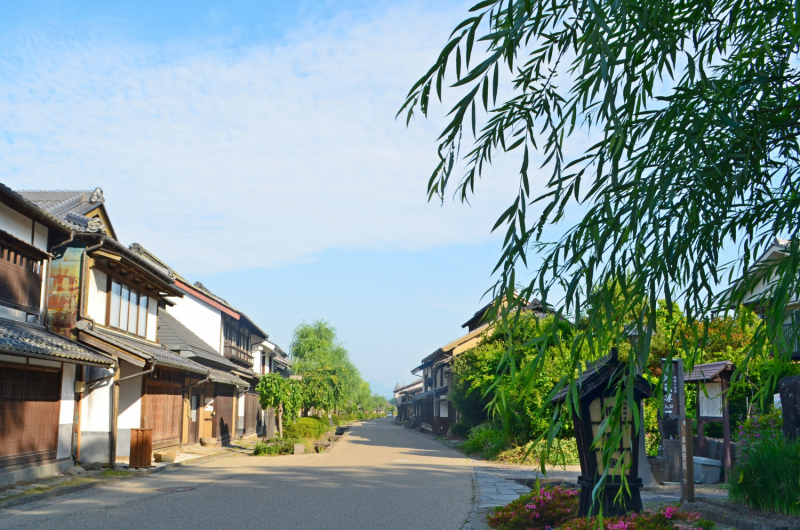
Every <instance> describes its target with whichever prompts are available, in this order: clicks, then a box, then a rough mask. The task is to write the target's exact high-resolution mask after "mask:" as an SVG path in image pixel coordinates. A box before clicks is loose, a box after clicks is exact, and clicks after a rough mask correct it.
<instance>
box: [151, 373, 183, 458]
mask: <svg viewBox="0 0 800 530" xmlns="http://www.w3.org/2000/svg"><path fill="white" fill-rule="evenodd" d="M181 409H182V392H181V385H180V383H166V382H160V381H148V382H147V395H146V397H145V415H144V418H143V421H142V424H143V425H144V428H147V429H153V444H154V445H158V444H163V443H165V442H174V443H176V444H178V443H180V436H181Z"/></svg>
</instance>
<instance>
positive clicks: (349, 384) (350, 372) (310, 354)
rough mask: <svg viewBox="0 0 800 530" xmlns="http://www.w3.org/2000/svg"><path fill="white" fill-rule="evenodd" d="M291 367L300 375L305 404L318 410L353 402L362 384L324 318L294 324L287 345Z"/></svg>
mask: <svg viewBox="0 0 800 530" xmlns="http://www.w3.org/2000/svg"><path fill="white" fill-rule="evenodd" d="M289 351H290V353H291V356H292V361H293V363H294V364H293V370H294V372H295V373H296V374H298V375H301V376H302V378H303V386H304V388H305V392H304V397H305V400H306V405H308V406H310V407H315V408H318V409H322V410H327V411H331V410H341V409H347V408H349V407H350V405H351V404H354V403H357V402H358V399H359V396H360V395H361V394H362V393H363V386H364V385H366V395H367V396H369V394H370V391H369V383H366V382H365V381H363V379H361V374H360V373H359V371H358V369H357V368H356V367H355V365H354V364H353V363H352V361H351V360H350V355H349V353H348V352H347V349H346V348H345V347H344V346H343V345H342V344H341V343H340V342H339V340H338V337H337V335H336V328H334V327H333V326H331V325H330V324H329V323H327V322H325V321H324V320H317V321H315V322H312V323H311V324H308V323H302V324H300V325H298V326H297V328H295V331H294V335H293V338H292V343H291V345H290V347H289Z"/></svg>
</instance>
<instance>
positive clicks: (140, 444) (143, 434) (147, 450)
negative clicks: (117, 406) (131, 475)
mask: <svg viewBox="0 0 800 530" xmlns="http://www.w3.org/2000/svg"><path fill="white" fill-rule="evenodd" d="M152 465H153V429H131V457H130V464H129V467H131V468H135V467H150V466H152Z"/></svg>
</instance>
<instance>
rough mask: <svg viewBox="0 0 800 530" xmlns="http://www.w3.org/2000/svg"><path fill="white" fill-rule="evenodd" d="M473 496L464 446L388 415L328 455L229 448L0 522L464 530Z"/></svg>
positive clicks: (28, 507) (62, 528) (116, 529)
mask: <svg viewBox="0 0 800 530" xmlns="http://www.w3.org/2000/svg"><path fill="white" fill-rule="evenodd" d="M169 488H183V489H185V491H160V490H164V489H169ZM472 499H473V485H472V471H471V468H470V463H469V461H468V460H467V459H466V458H465V457H464V456H463V455H462V454H460V453H458V452H456V451H454V450H452V449H449V448H447V447H445V446H443V445H440V444H438V443H436V442H434V441H433V440H431V439H429V438H427V437H425V436H422V435H420V434H418V433H415V432H413V431H407V430H405V429H402V428H399V427H397V426H394V425H393V424H392V421H391V419H380V420H373V421H369V422H363V423H361V424H358V425H355V426H354V427H352V429H351V431H350V433H349V434H348V435H347V436H345V437H344V438H342V440H341V441H340V442H339V443H338V444H336V445H335V446H334V447H333V448H332V449H331V450H330V451H329V452H326V453H321V454H312V455H297V456H279V457H253V456H245V455H235V456H226V457H223V458H219V459H217V460H214V461H211V462H205V463H200V464H195V465H186V466H182V467H179V468H175V469H170V470H166V471H164V472H161V473H155V474H151V475H145V476H142V477H136V478H132V479H127V480H120V481H116V482H113V483H109V484H105V485H103V486H99V487H97V488H93V489H89V490H84V491H80V492H74V493H70V494H67V495H63V496H60V497H55V498H51V499H46V500H42V501H35V502H31V503H28V504H24V505H20V506H17V507H12V508H8V509H5V510H0V529H2V530H5V529H10V528H25V529H27V528H45V529H47V528H53V529H59V530H72V529H75V530H78V529H80V530H100V529H102V530H126V529H136V530H143V529H161V528H163V529H170V530H173V529H174V530H180V529H187V530H189V529H191V530H204V529H214V530H217V529H223V528H253V529H259V530H260V529H283V530H289V529H306V528H308V529H315V530H325V529H364V530H373V529H374V530H379V529H381V530H382V529H386V530H393V529H403V530H416V529H419V530H427V529H436V530H451V529H452V530H460V529H461V528H462V526H463V524H464V522H465V521H466V520H467V517H468V515H469V513H470V510H471V506H472Z"/></svg>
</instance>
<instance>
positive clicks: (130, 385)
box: [117, 361, 147, 429]
mask: <svg viewBox="0 0 800 530" xmlns="http://www.w3.org/2000/svg"><path fill="white" fill-rule="evenodd" d="M120 364H121V368H122V373H120V377H127V376H129V375H133V374H136V373H139V372H141V371H142V369H141V368H139V367H137V366H133V365H132V364H130V363H127V362H125V361H120ZM143 377H147V376H142V377H134V378H133V379H129V380H127V381H123V382H121V383H120V384H119V416H117V429H138V428H139V427H141V421H142V378H143Z"/></svg>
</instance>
